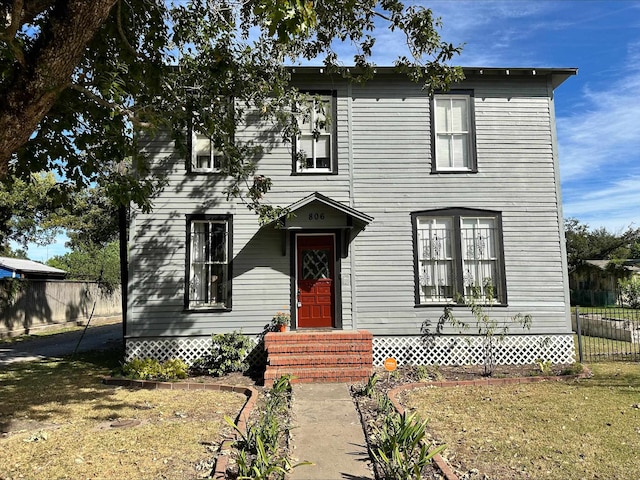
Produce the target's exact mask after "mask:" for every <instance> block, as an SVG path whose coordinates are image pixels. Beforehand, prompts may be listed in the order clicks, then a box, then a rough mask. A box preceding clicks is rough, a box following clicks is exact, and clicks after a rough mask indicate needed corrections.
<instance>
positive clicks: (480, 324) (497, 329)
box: [421, 278, 531, 377]
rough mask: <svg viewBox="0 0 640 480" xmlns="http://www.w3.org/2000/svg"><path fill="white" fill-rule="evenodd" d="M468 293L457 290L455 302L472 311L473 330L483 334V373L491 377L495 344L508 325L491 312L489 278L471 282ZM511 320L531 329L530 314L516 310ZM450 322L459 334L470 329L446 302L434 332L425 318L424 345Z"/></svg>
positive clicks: (504, 333) (430, 341)
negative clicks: (474, 282)
mask: <svg viewBox="0 0 640 480" xmlns="http://www.w3.org/2000/svg"><path fill="white" fill-rule="evenodd" d="M470 289H471V295H470V296H469V297H464V296H462V295H460V294H459V293H458V294H457V295H456V297H455V301H456V303H457V304H458V305H462V306H466V307H468V308H469V309H470V310H471V313H472V315H473V317H474V319H475V322H474V323H473V327H474V329H475V330H476V331H477V334H478V335H479V336H480V337H482V350H483V352H482V353H483V365H484V375H485V376H488V377H489V376H491V375H493V371H494V370H495V366H496V358H495V357H496V354H495V349H496V343H497V342H499V341H501V340H502V339H503V338H504V337H505V336H506V335H507V333H508V332H509V325H508V324H504V325H502V326H501V325H500V324H499V323H498V321H497V320H496V319H495V318H492V317H491V315H490V312H491V307H492V306H493V304H494V302H495V296H494V286H493V283H492V281H491V279H490V278H487V279H485V280H484V282H483V287H482V288H481V287H480V285H473V286H471V287H470ZM511 322H512V323H517V324H519V325H521V326H522V328H526V329H527V330H528V329H530V328H531V315H523V314H521V313H517V314H516V315H514V316H513V317H512V318H511ZM447 323H449V324H450V325H451V326H452V327H454V328H457V329H458V331H459V333H462V332H463V331H466V330H468V329H469V324H468V323H466V322H464V321H462V320H459V319H458V318H456V316H455V315H454V314H453V307H452V306H450V305H446V306H445V307H444V312H443V314H442V315H441V316H440V318H439V319H438V323H437V325H436V332H435V334H434V333H432V332H431V330H430V321H429V320H426V321H425V322H424V324H423V326H422V329H421V330H422V332H423V341H424V342H425V343H426V344H427V345H433V342H434V335H440V334H441V333H442V330H443V328H444V325H445V324H447Z"/></svg>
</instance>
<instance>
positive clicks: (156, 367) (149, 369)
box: [122, 358, 189, 381]
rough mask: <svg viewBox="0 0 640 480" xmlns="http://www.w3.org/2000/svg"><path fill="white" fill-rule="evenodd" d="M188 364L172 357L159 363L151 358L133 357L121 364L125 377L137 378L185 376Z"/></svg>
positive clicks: (176, 377) (154, 378)
mask: <svg viewBox="0 0 640 480" xmlns="http://www.w3.org/2000/svg"><path fill="white" fill-rule="evenodd" d="M188 370H189V366H188V365H187V364H186V363H184V362H183V361H182V360H180V359H177V358H172V359H170V360H167V361H166V362H164V363H160V362H159V361H158V360H155V359H153V358H144V359H141V358H134V359H133V360H131V361H130V362H127V363H125V364H124V365H123V366H122V373H123V375H124V376H125V377H129V378H135V379H138V380H161V381H163V380H177V379H179V378H187V371H188Z"/></svg>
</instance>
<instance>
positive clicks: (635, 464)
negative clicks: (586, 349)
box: [404, 362, 640, 479]
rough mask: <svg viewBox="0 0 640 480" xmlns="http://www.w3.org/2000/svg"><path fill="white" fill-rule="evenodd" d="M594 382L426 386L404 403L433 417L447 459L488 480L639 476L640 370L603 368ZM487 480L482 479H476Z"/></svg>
mask: <svg viewBox="0 0 640 480" xmlns="http://www.w3.org/2000/svg"><path fill="white" fill-rule="evenodd" d="M592 370H593V374H594V375H593V377H592V378H589V379H583V380H579V381H572V382H569V383H564V382H543V383H535V384H522V385H511V386H500V387H457V388H437V387H434V388H423V389H419V390H414V391H413V392H410V393H409V394H408V395H407V396H406V397H405V399H404V403H405V405H406V406H407V407H409V408H411V409H415V410H416V411H417V412H418V413H419V414H420V415H421V416H422V417H424V418H429V419H430V421H429V428H430V430H431V432H432V434H433V436H434V437H435V438H436V439H437V440H439V441H442V442H445V443H447V449H446V450H445V452H444V456H445V457H447V458H448V459H449V460H450V461H451V463H452V464H453V465H454V466H456V467H459V469H460V470H461V471H464V472H468V471H471V470H472V469H474V468H475V469H478V471H479V474H481V475H482V474H485V475H487V477H488V478H492V479H497V478H513V479H525V478H526V479H529V478H535V479H558V478H566V479H582V478H606V479H628V478H636V477H637V474H638V472H639V471H640V456H638V451H640V364H638V363H613V362H610V363H600V364H595V365H593V367H592ZM474 478H482V477H474Z"/></svg>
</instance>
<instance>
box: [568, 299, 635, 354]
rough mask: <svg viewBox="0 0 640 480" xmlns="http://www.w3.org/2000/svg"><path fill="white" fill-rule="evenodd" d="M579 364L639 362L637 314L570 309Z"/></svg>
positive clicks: (620, 310) (614, 309)
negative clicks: (615, 361)
mask: <svg viewBox="0 0 640 480" xmlns="http://www.w3.org/2000/svg"><path fill="white" fill-rule="evenodd" d="M571 313H572V315H571V317H572V318H571V323H572V328H573V331H574V332H576V335H577V337H578V338H577V348H578V358H579V360H580V362H587V363H589V362H598V361H610V360H620V361H640V310H638V309H632V308H623V307H606V308H605V307H573V308H572V312H571Z"/></svg>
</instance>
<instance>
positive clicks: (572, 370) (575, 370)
mask: <svg viewBox="0 0 640 480" xmlns="http://www.w3.org/2000/svg"><path fill="white" fill-rule="evenodd" d="M583 372H584V365H582V364H581V363H580V362H576V363H574V364H573V365H571V366H570V367H567V368H565V369H563V370H562V372H560V375H580V374H581V373H583Z"/></svg>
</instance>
